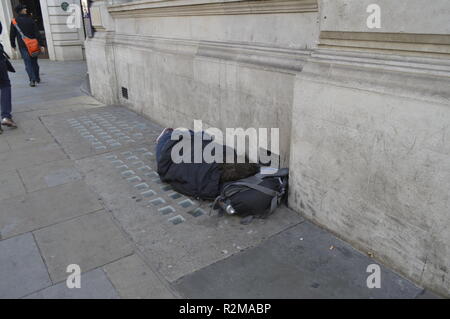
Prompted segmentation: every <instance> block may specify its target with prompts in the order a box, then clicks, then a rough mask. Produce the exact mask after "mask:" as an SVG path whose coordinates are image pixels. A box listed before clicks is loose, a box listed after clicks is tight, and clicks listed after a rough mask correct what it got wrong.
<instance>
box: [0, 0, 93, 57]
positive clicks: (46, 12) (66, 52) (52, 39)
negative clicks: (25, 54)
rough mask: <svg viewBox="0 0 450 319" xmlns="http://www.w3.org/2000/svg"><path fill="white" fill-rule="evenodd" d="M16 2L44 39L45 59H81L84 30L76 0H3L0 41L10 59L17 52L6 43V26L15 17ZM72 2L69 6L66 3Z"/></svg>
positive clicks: (0, 16) (7, 30)
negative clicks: (22, 6)
mask: <svg viewBox="0 0 450 319" xmlns="http://www.w3.org/2000/svg"><path fill="white" fill-rule="evenodd" d="M18 4H24V5H26V6H27V8H28V11H29V13H31V14H32V17H33V18H34V19H35V21H36V23H37V25H38V27H39V29H40V31H41V35H42V37H44V38H45V42H46V46H47V52H46V54H47V55H48V58H50V60H53V61H70V60H83V59H84V56H85V53H84V39H85V31H84V27H83V23H82V19H81V12H82V10H81V2H80V0H39V1H34V0H4V1H1V2H0V21H1V22H2V24H3V28H4V29H3V33H2V35H1V36H0V40H1V42H2V44H3V46H4V48H5V51H6V53H8V54H9V55H10V56H11V57H13V58H19V57H20V55H19V54H18V53H16V52H12V50H11V45H10V43H9V27H10V24H11V20H12V19H13V18H14V17H15V12H14V8H15V6H16V5H18ZM70 5H72V6H70Z"/></svg>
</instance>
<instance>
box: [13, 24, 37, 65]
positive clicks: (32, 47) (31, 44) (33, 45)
mask: <svg viewBox="0 0 450 319" xmlns="http://www.w3.org/2000/svg"><path fill="white" fill-rule="evenodd" d="M12 23H13V25H14V27H15V28H16V29H17V31H18V32H19V34H20V37H21V38H22V40H23V43H25V46H26V47H27V50H28V53H29V54H30V56H32V57H36V56H38V55H39V54H40V53H41V47H40V46H39V41H38V40H37V39H30V38H28V37H26V36H25V34H23V32H22V30H20V28H19V25H18V24H17V21H16V19H12Z"/></svg>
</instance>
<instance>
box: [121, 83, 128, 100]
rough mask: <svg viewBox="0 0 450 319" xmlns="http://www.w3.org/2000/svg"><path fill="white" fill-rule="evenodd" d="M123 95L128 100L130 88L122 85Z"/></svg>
mask: <svg viewBox="0 0 450 319" xmlns="http://www.w3.org/2000/svg"><path fill="white" fill-rule="evenodd" d="M122 97H123V98H124V99H127V100H128V89H127V88H125V87H123V86H122Z"/></svg>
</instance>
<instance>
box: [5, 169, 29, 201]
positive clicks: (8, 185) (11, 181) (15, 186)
mask: <svg viewBox="0 0 450 319" xmlns="http://www.w3.org/2000/svg"><path fill="white" fill-rule="evenodd" d="M23 194H25V188H24V187H23V184H22V181H21V180H20V177H19V175H18V174H17V171H2V172H0V200H2V199H6V198H10V197H14V196H20V195H23Z"/></svg>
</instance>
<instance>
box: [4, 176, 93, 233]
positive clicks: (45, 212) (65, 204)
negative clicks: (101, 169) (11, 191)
mask: <svg viewBox="0 0 450 319" xmlns="http://www.w3.org/2000/svg"><path fill="white" fill-rule="evenodd" d="M0 207H1V209H2V213H1V214H0V234H1V236H2V237H3V238H6V237H11V236H14V235H18V234H22V233H26V232H28V231H32V230H35V229H38V228H41V227H45V226H48V225H51V224H54V223H57V222H61V221H64V220H67V219H70V218H73V217H76V216H80V215H83V214H86V213H90V212H94V211H96V210H99V209H101V208H102V206H101V205H100V203H99V201H98V198H97V197H96V196H95V194H93V193H92V192H91V191H90V190H89V189H88V188H87V187H86V184H85V183H84V182H82V181H77V182H73V183H68V184H64V185H60V186H58V187H54V188H47V189H43V190H39V191H36V192H33V193H28V194H25V195H22V196H17V197H13V198H9V199H4V200H2V201H0Z"/></svg>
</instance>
